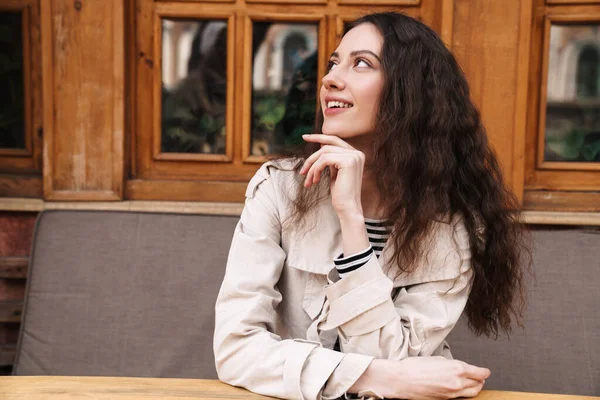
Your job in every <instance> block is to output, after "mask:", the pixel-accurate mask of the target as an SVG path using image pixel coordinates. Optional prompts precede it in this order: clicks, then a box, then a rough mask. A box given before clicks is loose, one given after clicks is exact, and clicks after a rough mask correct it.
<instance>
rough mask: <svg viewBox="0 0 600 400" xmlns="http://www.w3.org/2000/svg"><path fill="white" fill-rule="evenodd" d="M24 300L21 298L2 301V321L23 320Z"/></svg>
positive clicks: (0, 314) (0, 318) (0, 311)
mask: <svg viewBox="0 0 600 400" xmlns="http://www.w3.org/2000/svg"><path fill="white" fill-rule="evenodd" d="M22 312H23V302H22V301H19V300H6V301H0V322H10V323H13V322H21V314H22Z"/></svg>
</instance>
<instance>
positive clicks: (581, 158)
mask: <svg viewBox="0 0 600 400" xmlns="http://www.w3.org/2000/svg"><path fill="white" fill-rule="evenodd" d="M599 83H600V29H599V25H598V24H593V25H592V24H568V25H562V24H555V25H552V27H551V29H550V53H549V58H548V82H547V85H548V86H547V88H548V89H547V102H546V132H545V151H544V160H545V161H565V162H600V93H599V88H600V85H599Z"/></svg>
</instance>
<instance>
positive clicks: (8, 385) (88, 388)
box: [0, 376, 600, 400]
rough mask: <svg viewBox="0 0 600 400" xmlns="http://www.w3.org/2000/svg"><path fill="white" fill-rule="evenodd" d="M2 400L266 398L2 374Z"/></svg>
mask: <svg viewBox="0 0 600 400" xmlns="http://www.w3.org/2000/svg"><path fill="white" fill-rule="evenodd" d="M0 397H1V398H2V399H3V400H17V399H18V400H21V399H23V398H27V399H28V400H41V399H44V400H68V399H81V398H93V399H97V400H105V399H111V400H124V399H127V400H142V399H150V398H153V399H159V398H160V399H163V400H179V399H181V400H183V399H204V400H208V399H214V400H217V399H219V400H225V399H232V400H233V399H256V400H260V399H270V397H266V396H261V395H259V394H255V393H252V392H249V391H247V390H245V389H242V388H237V387H233V386H230V385H227V384H225V383H222V382H220V381H217V380H208V379H172V378H124V377H89V376H86V377H82V376H2V377H0ZM477 399H480V400H599V399H600V397H594V396H574V395H558V394H549V393H525V392H503V391H495V390H484V391H482V392H481V393H480V394H479V395H478V396H477Z"/></svg>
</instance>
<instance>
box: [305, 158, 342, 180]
mask: <svg viewBox="0 0 600 400" xmlns="http://www.w3.org/2000/svg"><path fill="white" fill-rule="evenodd" d="M351 157H352V156H351V155H350V154H347V153H325V154H322V155H321V156H320V157H319V159H318V160H317V161H315V162H314V164H313V165H312V167H311V169H310V170H309V172H308V174H311V178H312V183H313V184H317V183H319V182H320V181H321V176H322V175H323V172H324V171H325V168H327V167H331V168H332V169H336V170H337V169H339V167H340V162H345V161H346V159H348V160H349V161H350V162H351V161H352V160H351ZM308 174H307V175H308ZM307 177H308V176H307Z"/></svg>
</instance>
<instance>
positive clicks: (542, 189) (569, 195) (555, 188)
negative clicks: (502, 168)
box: [523, 0, 600, 212]
mask: <svg viewBox="0 0 600 400" xmlns="http://www.w3.org/2000/svg"><path fill="white" fill-rule="evenodd" d="M533 6H534V9H533V25H532V40H531V48H530V65H531V68H530V71H529V104H528V111H527V113H528V121H527V132H526V138H525V139H526V143H525V149H526V150H527V151H526V152H525V182H524V194H523V209H524V210H531V211H594V212H595V211H600V165H598V163H597V165H593V166H592V165H588V166H586V165H582V164H587V163H581V162H579V163H575V162H544V161H543V154H540V153H543V149H544V147H543V146H544V135H545V115H546V94H547V76H548V75H547V74H548V55H549V34H550V24H551V23H552V22H553V21H559V22H563V21H566V22H569V21H572V22H591V23H595V22H598V23H600V12H599V11H598V8H597V7H596V6H590V5H572V2H569V3H564V2H561V3H560V4H558V3H553V4H548V5H547V4H545V3H544V0H536V1H535V2H534V4H533ZM556 164H561V165H556Z"/></svg>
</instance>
